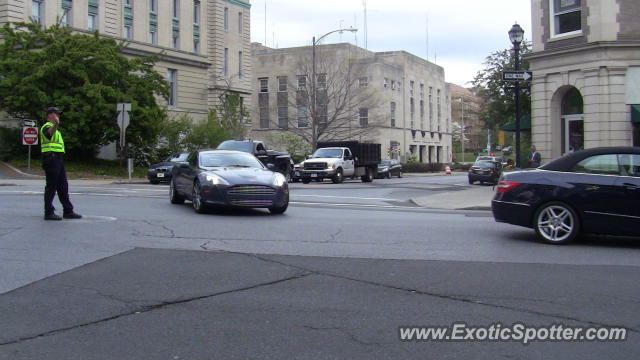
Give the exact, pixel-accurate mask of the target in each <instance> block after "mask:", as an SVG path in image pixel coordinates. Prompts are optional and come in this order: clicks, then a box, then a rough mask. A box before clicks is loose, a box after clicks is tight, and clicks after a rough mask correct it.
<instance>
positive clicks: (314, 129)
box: [311, 28, 358, 151]
mask: <svg viewBox="0 0 640 360" xmlns="http://www.w3.org/2000/svg"><path fill="white" fill-rule="evenodd" d="M343 31H349V32H356V31H358V29H354V28H349V29H342V28H340V29H338V30H333V31H329V32H328V33H326V34H324V35H322V36H320V37H319V38H318V39H317V40H316V37H315V36H314V37H313V39H312V46H311V48H312V50H311V51H312V59H311V62H312V70H311V119H312V121H313V126H311V140H312V144H311V146H312V147H313V151H315V150H316V146H317V144H318V139H317V135H318V120H317V112H316V45H317V44H318V43H319V42H320V40H322V39H323V38H325V37H326V36H328V35H331V34H333V33H336V32H339V33H340V34H342V32H343Z"/></svg>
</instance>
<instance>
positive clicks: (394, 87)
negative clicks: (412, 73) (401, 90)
mask: <svg viewBox="0 0 640 360" xmlns="http://www.w3.org/2000/svg"><path fill="white" fill-rule="evenodd" d="M395 89H396V81H395V80H391V90H395Z"/></svg>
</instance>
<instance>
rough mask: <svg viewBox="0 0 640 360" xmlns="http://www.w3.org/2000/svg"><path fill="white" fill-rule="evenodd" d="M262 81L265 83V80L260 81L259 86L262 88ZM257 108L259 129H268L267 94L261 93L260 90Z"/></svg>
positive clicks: (265, 92)
mask: <svg viewBox="0 0 640 360" xmlns="http://www.w3.org/2000/svg"><path fill="white" fill-rule="evenodd" d="M262 80H264V81H265V82H266V81H267V79H260V84H261V86H262ZM258 108H259V109H260V111H259V112H260V128H261V129H268V128H269V93H268V92H267V91H262V88H261V89H260V93H259V94H258Z"/></svg>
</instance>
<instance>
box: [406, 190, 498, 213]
mask: <svg viewBox="0 0 640 360" xmlns="http://www.w3.org/2000/svg"><path fill="white" fill-rule="evenodd" d="M494 194H495V189H494V188H493V186H489V185H471V186H470V187H469V188H468V189H464V190H459V191H447V192H444V193H440V194H434V195H429V196H420V197H415V198H412V199H411V202H413V203H414V204H416V205H418V206H422V207H426V208H431V209H444V210H491V199H492V198H493V195H494Z"/></svg>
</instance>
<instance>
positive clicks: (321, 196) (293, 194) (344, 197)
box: [291, 193, 400, 201]
mask: <svg viewBox="0 0 640 360" xmlns="http://www.w3.org/2000/svg"><path fill="white" fill-rule="evenodd" d="M291 195H292V196H299V197H318V198H334V199H354V200H382V201H400V200H398V199H385V198H366V197H354V196H335V195H298V194H295V193H292V194H291Z"/></svg>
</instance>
